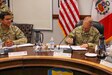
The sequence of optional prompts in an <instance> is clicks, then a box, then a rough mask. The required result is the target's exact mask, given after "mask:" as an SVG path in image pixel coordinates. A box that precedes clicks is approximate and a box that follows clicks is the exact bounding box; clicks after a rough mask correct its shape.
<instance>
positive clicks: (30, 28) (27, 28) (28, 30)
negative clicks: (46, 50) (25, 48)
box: [14, 23, 33, 43]
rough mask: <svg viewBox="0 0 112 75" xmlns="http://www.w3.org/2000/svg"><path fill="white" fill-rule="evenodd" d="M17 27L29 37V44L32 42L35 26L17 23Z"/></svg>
mask: <svg viewBox="0 0 112 75" xmlns="http://www.w3.org/2000/svg"><path fill="white" fill-rule="evenodd" d="M14 25H15V26H17V27H18V28H20V29H21V30H22V31H23V33H24V35H25V36H26V37H27V39H28V43H31V42H32V33H33V24H19V23H15V24H14Z"/></svg>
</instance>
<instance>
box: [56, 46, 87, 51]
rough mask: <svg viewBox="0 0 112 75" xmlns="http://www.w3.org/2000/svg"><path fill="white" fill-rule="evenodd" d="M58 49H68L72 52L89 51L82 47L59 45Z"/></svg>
mask: <svg viewBox="0 0 112 75" xmlns="http://www.w3.org/2000/svg"><path fill="white" fill-rule="evenodd" d="M57 48H62V49H64V48H68V49H72V50H87V49H86V48H81V47H80V46H70V45H60V46H59V45H57Z"/></svg>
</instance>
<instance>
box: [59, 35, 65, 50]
mask: <svg viewBox="0 0 112 75" xmlns="http://www.w3.org/2000/svg"><path fill="white" fill-rule="evenodd" d="M66 37H67V36H64V38H63V39H62V40H61V41H60V42H59V45H58V50H59V49H60V45H61V43H62V42H63V41H64V40H65V38H66Z"/></svg>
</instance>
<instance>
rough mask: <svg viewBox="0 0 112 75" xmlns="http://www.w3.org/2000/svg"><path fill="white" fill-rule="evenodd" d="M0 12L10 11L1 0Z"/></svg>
mask: <svg viewBox="0 0 112 75" xmlns="http://www.w3.org/2000/svg"><path fill="white" fill-rule="evenodd" d="M1 12H10V13H11V11H10V9H9V8H8V6H7V5H6V4H4V2H3V0H0V13H1Z"/></svg>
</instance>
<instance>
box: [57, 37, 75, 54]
mask: <svg viewBox="0 0 112 75" xmlns="http://www.w3.org/2000/svg"><path fill="white" fill-rule="evenodd" d="M66 37H67V36H65V37H64V38H63V39H62V40H61V41H60V43H59V45H58V50H60V49H61V48H60V45H61V43H62V42H63V41H64V40H65V38H66ZM73 45H75V38H73ZM68 46H69V48H65V49H64V50H63V51H64V53H71V52H72V50H73V49H72V47H71V45H68Z"/></svg>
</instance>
